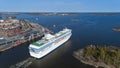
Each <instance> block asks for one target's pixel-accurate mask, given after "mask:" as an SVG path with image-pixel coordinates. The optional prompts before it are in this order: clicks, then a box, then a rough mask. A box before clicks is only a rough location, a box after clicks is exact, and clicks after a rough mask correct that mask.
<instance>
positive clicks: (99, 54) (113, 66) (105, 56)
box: [73, 45, 120, 68]
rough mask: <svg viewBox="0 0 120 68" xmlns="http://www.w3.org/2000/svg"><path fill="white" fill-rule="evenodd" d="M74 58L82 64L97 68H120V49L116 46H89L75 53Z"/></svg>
mask: <svg viewBox="0 0 120 68" xmlns="http://www.w3.org/2000/svg"><path fill="white" fill-rule="evenodd" d="M73 56H74V57H75V58H76V59H78V60H80V61H81V62H82V63H84V64H88V65H92V66H94V67H96V68H98V67H104V68H120V49H119V48H118V47H115V46H101V45H100V46H96V45H89V46H87V47H85V48H83V49H79V50H78V51H74V52H73Z"/></svg>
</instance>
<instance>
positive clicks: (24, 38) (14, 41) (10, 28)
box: [0, 17, 52, 52]
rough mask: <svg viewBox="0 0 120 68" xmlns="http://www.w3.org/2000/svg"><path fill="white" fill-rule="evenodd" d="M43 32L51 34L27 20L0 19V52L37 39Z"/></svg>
mask: <svg viewBox="0 0 120 68" xmlns="http://www.w3.org/2000/svg"><path fill="white" fill-rule="evenodd" d="M45 32H50V33H52V31H50V30H49V29H47V28H45V27H43V26H41V25H39V24H37V23H33V22H30V21H29V20H18V19H16V18H13V17H7V19H5V20H3V19H0V52H3V51H5V50H8V49H10V48H13V47H16V46H18V45H21V44H23V43H26V42H31V41H34V40H35V39H39V38H40V37H42V36H44V33H45Z"/></svg>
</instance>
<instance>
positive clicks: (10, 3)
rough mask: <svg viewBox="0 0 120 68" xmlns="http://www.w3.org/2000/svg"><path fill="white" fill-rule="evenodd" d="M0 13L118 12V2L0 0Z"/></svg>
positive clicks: (103, 0)
mask: <svg viewBox="0 0 120 68" xmlns="http://www.w3.org/2000/svg"><path fill="white" fill-rule="evenodd" d="M0 12H120V0H0Z"/></svg>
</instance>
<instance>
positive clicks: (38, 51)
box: [29, 28, 72, 59]
mask: <svg viewBox="0 0 120 68" xmlns="http://www.w3.org/2000/svg"><path fill="white" fill-rule="evenodd" d="M71 31H72V30H71V29H68V28H65V29H63V30H62V31H59V32H58V33H55V34H54V35H51V34H50V33H45V35H44V37H43V38H42V39H41V40H38V41H37V42H34V43H32V44H30V45H29V53H30V55H31V56H32V57H34V58H38V59H39V58H42V57H44V56H45V55H47V54H49V53H50V52H51V51H53V50H54V49H56V48H57V47H59V46H61V45H62V44H63V43H65V42H66V41H67V40H68V39H69V38H70V37H71V35H72V33H71Z"/></svg>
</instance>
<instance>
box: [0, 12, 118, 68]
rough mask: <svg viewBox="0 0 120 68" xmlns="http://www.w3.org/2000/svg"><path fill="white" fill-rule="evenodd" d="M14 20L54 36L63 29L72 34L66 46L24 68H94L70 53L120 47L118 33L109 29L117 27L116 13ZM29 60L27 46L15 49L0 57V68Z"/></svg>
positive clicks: (33, 16) (33, 17)
mask: <svg viewBox="0 0 120 68" xmlns="http://www.w3.org/2000/svg"><path fill="white" fill-rule="evenodd" d="M16 16H17V18H18V19H28V20H30V21H32V22H35V23H38V24H40V25H43V26H44V27H47V28H49V29H50V30H52V31H54V32H58V31H60V30H62V29H63V28H65V27H67V28H70V29H72V33H73V34H72V36H71V38H70V39H69V41H68V42H66V43H65V44H63V45H62V46H61V47H59V48H57V49H56V50H55V51H53V52H52V53H51V54H49V55H47V56H46V57H44V58H42V59H39V60H36V61H34V62H33V63H32V64H31V65H30V66H29V67H28V68H33V67H34V68H94V67H92V66H89V65H85V64H82V63H81V62H79V61H78V60H76V59H75V58H74V57H73V56H72V55H73V51H76V50H78V49H80V48H83V47H85V46H87V45H89V44H93V45H107V46H109V45H114V46H118V47H120V32H115V31H113V30H112V28H113V27H120V14H119V13H116V14H115V15H109V14H108V15H96V14H92V13H79V14H77V15H70V16H55V15H53V16H42V15H32V14H18V15H16ZM36 18H38V20H37V19H36ZM72 19H78V21H73V20H72ZM53 25H55V27H54V26H53ZM29 57H30V55H29V50H28V45H21V46H18V47H15V48H13V49H10V50H8V51H6V52H3V53H1V55H0V68H8V67H9V66H11V65H13V64H15V63H17V62H20V61H22V60H24V59H26V58H29Z"/></svg>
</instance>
